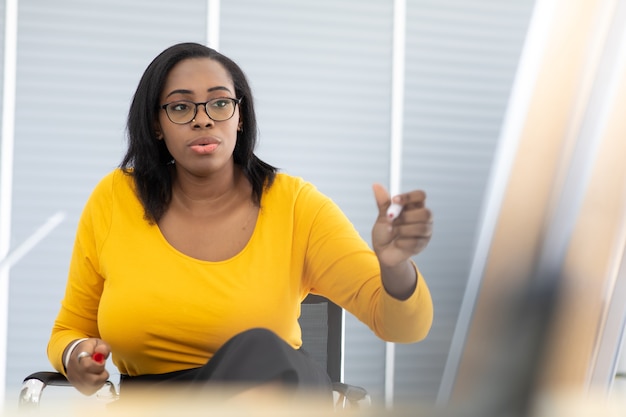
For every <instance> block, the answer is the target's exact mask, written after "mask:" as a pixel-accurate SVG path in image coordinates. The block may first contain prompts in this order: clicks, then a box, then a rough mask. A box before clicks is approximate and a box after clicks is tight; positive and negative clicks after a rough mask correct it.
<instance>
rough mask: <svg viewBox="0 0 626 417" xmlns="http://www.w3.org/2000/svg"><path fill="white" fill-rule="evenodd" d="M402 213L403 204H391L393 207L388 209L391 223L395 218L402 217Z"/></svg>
mask: <svg viewBox="0 0 626 417" xmlns="http://www.w3.org/2000/svg"><path fill="white" fill-rule="evenodd" d="M401 212H402V204H398V203H391V205H390V206H389V208H388V209H387V218H388V219H389V221H393V220H394V219H395V218H397V217H398V216H399V215H400V213H401Z"/></svg>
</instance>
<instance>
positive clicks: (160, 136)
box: [154, 122, 163, 140]
mask: <svg viewBox="0 0 626 417" xmlns="http://www.w3.org/2000/svg"><path fill="white" fill-rule="evenodd" d="M154 136H155V137H156V138H157V139H158V140H163V131H161V125H160V124H159V123H158V122H157V123H155V124H154Z"/></svg>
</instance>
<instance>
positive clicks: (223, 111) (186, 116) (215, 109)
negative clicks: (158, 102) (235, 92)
mask: <svg viewBox="0 0 626 417" xmlns="http://www.w3.org/2000/svg"><path fill="white" fill-rule="evenodd" d="M238 102H239V101H238V100H236V99H234V98H215V99H213V100H209V101H207V102H206V103H194V102H193V101H187V100H181V101H175V102H172V103H168V104H166V105H165V106H164V108H165V111H166V112H167V117H169V118H170V120H171V121H172V122H174V123H178V124H185V123H189V122H191V121H192V120H193V119H194V118H195V117H196V109H197V108H198V105H200V104H204V108H205V110H206V112H207V114H208V115H209V117H210V118H211V119H212V120H214V121H216V122H222V121H224V120H228V119H230V118H231V117H233V114H235V106H236V103H238Z"/></svg>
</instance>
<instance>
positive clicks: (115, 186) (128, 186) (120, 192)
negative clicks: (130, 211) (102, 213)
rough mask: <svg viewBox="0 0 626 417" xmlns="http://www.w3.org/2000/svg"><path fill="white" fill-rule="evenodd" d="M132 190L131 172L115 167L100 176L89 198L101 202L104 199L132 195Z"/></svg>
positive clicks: (108, 199) (109, 199)
mask: <svg viewBox="0 0 626 417" xmlns="http://www.w3.org/2000/svg"><path fill="white" fill-rule="evenodd" d="M133 190H134V183H133V177H132V173H131V172H128V171H124V170H122V169H120V168H115V169H113V170H111V171H110V172H108V173H107V174H106V175H104V176H103V177H102V178H100V180H99V181H98V182H97V184H96V186H95V187H94V189H93V191H92V192H91V196H90V198H89V199H90V200H92V201H93V200H98V201H100V202H103V201H104V200H106V201H111V200H113V199H117V198H120V197H122V198H125V197H126V198H127V197H130V196H132V195H134V191H133Z"/></svg>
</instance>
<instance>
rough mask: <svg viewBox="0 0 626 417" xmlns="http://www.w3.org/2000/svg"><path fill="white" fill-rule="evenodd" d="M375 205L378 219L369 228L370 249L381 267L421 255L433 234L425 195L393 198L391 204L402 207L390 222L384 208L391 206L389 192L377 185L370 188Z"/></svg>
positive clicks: (405, 195) (422, 193) (395, 264)
mask: <svg viewBox="0 0 626 417" xmlns="http://www.w3.org/2000/svg"><path fill="white" fill-rule="evenodd" d="M372 188H373V190H374V197H375V199H376V204H377V206H378V217H377V219H376V222H375V223H374V227H373V228H372V247H373V249H374V252H376V255H377V256H378V261H379V263H380V264H381V267H383V268H395V267H397V266H399V265H400V264H402V263H405V262H406V261H407V260H409V259H410V258H411V256H414V255H417V254H418V253H420V252H421V251H422V250H423V249H424V248H425V247H426V246H427V245H428V242H429V241H430V237H431V235H432V227H433V221H432V214H431V212H430V210H429V209H428V208H426V194H425V193H424V192H423V191H421V190H413V191H409V192H407V193H402V194H398V195H396V196H393V203H397V204H399V205H401V206H402V211H401V212H400V214H399V215H398V216H397V217H396V218H394V219H390V218H389V217H388V216H387V209H388V208H389V206H390V205H391V203H392V199H391V197H390V196H389V193H388V192H387V190H386V189H385V187H383V186H382V185H380V184H374V185H373V186H372Z"/></svg>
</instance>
